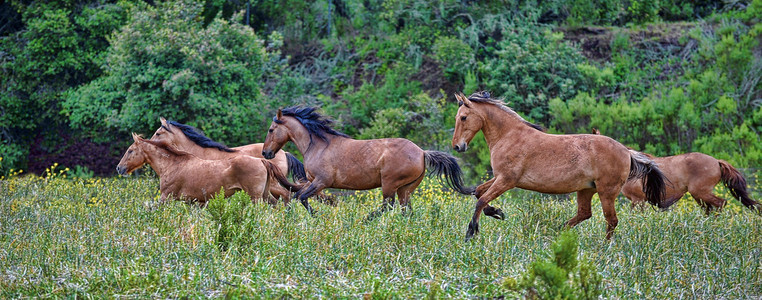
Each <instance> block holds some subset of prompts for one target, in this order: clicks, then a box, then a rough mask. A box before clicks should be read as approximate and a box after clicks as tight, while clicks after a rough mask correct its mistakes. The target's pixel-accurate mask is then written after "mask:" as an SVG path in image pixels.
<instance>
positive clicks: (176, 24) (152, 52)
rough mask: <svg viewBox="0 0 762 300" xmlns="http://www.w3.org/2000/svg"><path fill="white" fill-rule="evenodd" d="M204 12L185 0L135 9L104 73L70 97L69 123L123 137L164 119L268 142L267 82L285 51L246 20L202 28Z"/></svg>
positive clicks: (219, 135)
mask: <svg viewBox="0 0 762 300" xmlns="http://www.w3.org/2000/svg"><path fill="white" fill-rule="evenodd" d="M201 10H202V5H201V3H199V2H195V1H190V0H182V1H171V2H165V3H161V4H158V5H157V6H156V7H146V8H145V9H143V10H136V11H134V13H133V14H132V15H131V18H130V21H129V22H128V23H127V24H126V25H125V26H124V27H123V28H122V29H121V30H119V31H118V32H116V33H115V35H114V37H113V38H112V47H111V48H110V49H109V51H108V55H107V58H106V64H105V65H104V72H105V74H104V76H102V77H100V78H98V79H97V80H95V81H93V82H92V83H90V84H88V85H85V86H83V87H81V88H79V89H77V90H76V91H74V92H72V93H71V94H69V95H68V97H67V99H66V102H65V104H64V107H65V108H66V111H65V112H66V114H67V115H68V116H69V119H70V121H71V124H72V126H74V127H76V128H78V129H81V130H86V131H89V132H91V133H92V134H94V135H98V134H101V136H103V135H102V134H103V133H117V134H122V135H125V136H126V133H128V132H130V131H136V132H142V133H150V132H153V130H155V129H156V127H157V124H158V122H157V121H158V119H159V117H166V118H171V119H174V120H177V121H180V122H183V123H187V124H190V125H193V126H196V127H198V128H199V129H201V130H203V131H204V132H206V134H208V135H209V136H210V137H211V138H213V139H218V140H220V141H223V142H226V143H231V144H244V143H246V144H248V143H252V142H254V141H259V140H261V139H263V138H264V135H265V129H266V128H267V126H268V124H269V116H270V114H271V112H272V111H273V110H274V109H275V108H276V105H275V104H274V103H273V101H272V100H270V99H269V98H267V97H265V96H264V95H263V94H262V86H263V81H266V80H267V79H268V78H269V77H274V76H277V74H278V73H279V72H281V71H282V68H283V65H282V61H281V60H280V53H279V52H277V51H274V50H268V49H266V46H265V43H264V41H263V40H261V39H259V38H258V36H257V35H256V34H254V32H253V31H252V29H251V28H249V27H246V26H244V25H240V24H237V23H231V22H228V21H226V20H222V19H215V20H214V21H212V22H211V23H210V24H209V26H208V27H206V28H204V27H203V22H202V20H200V18H199V17H198V16H199V15H200V13H201ZM109 137H111V138H113V135H109Z"/></svg>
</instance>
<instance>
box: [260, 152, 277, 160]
mask: <svg viewBox="0 0 762 300" xmlns="http://www.w3.org/2000/svg"><path fill="white" fill-rule="evenodd" d="M262 157H264V158H266V159H273V157H275V152H273V151H272V150H262Z"/></svg>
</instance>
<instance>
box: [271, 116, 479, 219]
mask: <svg viewBox="0 0 762 300" xmlns="http://www.w3.org/2000/svg"><path fill="white" fill-rule="evenodd" d="M332 122H333V121H331V120H330V119H327V118H326V117H324V116H322V115H321V114H319V113H317V108H314V107H289V108H285V109H283V110H278V113H277V115H276V116H275V118H273V122H272V124H270V129H269V131H268V133H267V137H266V138H265V145H264V148H263V150H262V151H263V152H262V155H263V156H264V157H265V158H272V157H273V156H274V154H275V152H277V151H278V150H280V149H281V147H283V145H285V144H286V143H287V142H288V141H292V142H294V144H296V147H297V148H298V149H299V151H300V152H301V153H302V154H303V155H304V169H305V170H306V173H307V178H308V179H309V180H310V184H309V186H307V187H306V188H304V189H303V190H302V191H300V192H297V193H296V196H295V198H298V199H299V200H300V201H301V202H302V204H303V205H304V207H305V208H307V210H308V211H309V212H310V213H313V211H314V210H313V209H312V207H311V206H310V205H309V202H307V198H308V197H310V196H311V195H313V194H314V193H316V192H319V191H321V190H322V189H324V188H339V189H349V190H368V189H373V188H377V187H381V193H382V194H383V198H384V202H383V204H382V206H381V209H380V210H379V211H377V212H375V213H373V214H371V215H370V216H369V218H372V217H374V216H376V215H378V214H380V213H383V212H384V211H385V210H387V209H389V208H390V207H391V206H392V205H394V197H395V194H396V195H397V197H398V198H399V203H400V205H402V206H403V207H405V208H407V207H408V206H409V199H410V194H411V193H412V192H413V190H415V188H416V187H418V185H419V184H420V183H421V181H422V180H423V177H424V175H426V169H427V166H428V168H429V169H430V170H432V172H433V173H436V174H438V175H444V177H445V178H446V179H447V181H446V182H447V183H448V184H449V186H450V187H452V188H453V189H454V190H456V191H458V192H460V193H464V194H472V193H473V189H472V188H471V189H469V188H466V187H464V186H463V184H462V179H461V169H460V167H459V166H458V163H457V160H456V159H455V157H453V156H451V155H449V154H446V153H444V152H438V151H424V150H421V148H419V147H418V146H416V145H415V144H413V142H411V141H409V140H406V139H401V138H387V139H374V140H355V139H352V138H349V137H348V136H347V135H345V134H343V133H341V132H338V131H336V130H334V129H333V128H331V126H330V125H331V123H332Z"/></svg>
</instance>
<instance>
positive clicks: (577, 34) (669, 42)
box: [557, 23, 697, 62]
mask: <svg viewBox="0 0 762 300" xmlns="http://www.w3.org/2000/svg"><path fill="white" fill-rule="evenodd" d="M696 26H697V25H696V24H695V23H668V24H652V25H648V26H645V27H642V28H612V27H593V26H588V27H576V28H564V27H559V28H558V29H557V31H559V32H563V33H564V40H566V41H570V42H572V43H574V44H577V45H579V46H580V48H581V49H582V55H584V56H585V57H586V58H588V59H590V60H593V61H598V62H603V61H609V60H611V42H612V40H614V39H615V38H616V37H617V36H621V35H625V36H627V37H628V40H629V42H628V45H629V46H630V47H634V48H638V49H642V50H647V51H653V52H672V53H673V54H674V52H678V53H679V52H686V50H685V48H686V47H690V48H692V47H694V46H695V45H692V44H691V39H682V42H681V37H683V36H686V35H687V34H688V31H689V30H691V29H693V28H694V27H696ZM688 50H691V49H688Z"/></svg>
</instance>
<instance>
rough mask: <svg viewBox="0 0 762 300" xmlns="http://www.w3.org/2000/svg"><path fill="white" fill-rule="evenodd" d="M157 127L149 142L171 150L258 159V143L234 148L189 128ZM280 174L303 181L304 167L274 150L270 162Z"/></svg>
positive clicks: (164, 123) (202, 155)
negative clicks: (165, 146) (171, 148)
mask: <svg viewBox="0 0 762 300" xmlns="http://www.w3.org/2000/svg"><path fill="white" fill-rule="evenodd" d="M160 121H161V126H159V128H158V129H156V132H154V134H153V136H152V137H151V140H152V141H157V142H165V143H167V144H169V145H171V146H172V147H174V148H175V149H178V150H180V151H185V152H188V153H190V154H193V155H195V156H198V157H200V158H203V159H229V158H231V157H233V156H237V155H250V156H253V157H258V158H262V144H261V143H258V144H249V145H244V146H239V147H234V148H228V147H227V146H225V145H223V144H221V143H219V142H216V141H214V140H212V139H210V138H208V137H206V136H205V135H204V134H203V133H202V132H201V131H199V130H198V129H196V128H195V127H193V126H190V125H186V124H183V123H180V122H176V121H172V120H166V119H164V118H160ZM272 163H273V164H275V165H276V166H277V167H278V168H279V169H280V171H281V173H283V174H288V173H291V176H292V177H293V178H294V179H295V180H305V179H306V177H305V174H304V165H302V163H301V162H300V161H299V160H298V159H297V158H296V157H294V155H293V154H291V153H288V152H285V151H278V152H277V153H275V157H273V159H272Z"/></svg>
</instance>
